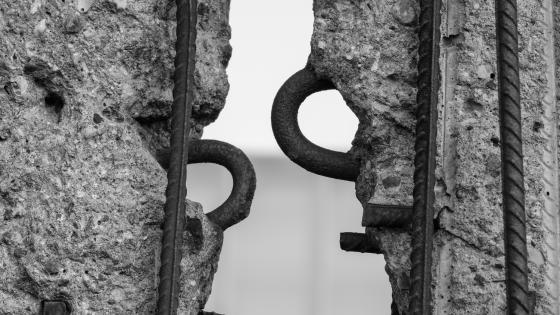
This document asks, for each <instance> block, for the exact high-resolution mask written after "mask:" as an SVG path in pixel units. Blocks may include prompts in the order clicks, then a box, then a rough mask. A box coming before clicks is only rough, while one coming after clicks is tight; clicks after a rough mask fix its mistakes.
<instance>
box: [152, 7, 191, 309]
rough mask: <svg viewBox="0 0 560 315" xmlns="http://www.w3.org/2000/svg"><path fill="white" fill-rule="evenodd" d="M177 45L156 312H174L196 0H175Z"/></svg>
mask: <svg viewBox="0 0 560 315" xmlns="http://www.w3.org/2000/svg"><path fill="white" fill-rule="evenodd" d="M176 3H177V42H176V44H175V51H176V55H175V74H174V81H175V82H174V83H175V86H174V88H173V107H172V117H171V125H172V131H171V156H170V163H169V170H168V172H167V181H168V183H167V189H166V191H165V196H166V202H165V219H164V224H163V237H162V251H161V268H160V271H159V279H160V282H159V287H158V302H157V312H158V314H161V315H171V314H175V313H176V312H177V305H178V298H179V293H180V287H179V279H180V274H181V266H180V263H181V257H182V251H181V249H182V244H183V230H184V221H185V198H186V195H187V188H186V181H187V161H188V144H189V131H190V118H191V109H192V101H193V81H194V66H195V54H196V45H195V40H196V20H197V10H196V8H197V1H196V0H177V1H176Z"/></svg>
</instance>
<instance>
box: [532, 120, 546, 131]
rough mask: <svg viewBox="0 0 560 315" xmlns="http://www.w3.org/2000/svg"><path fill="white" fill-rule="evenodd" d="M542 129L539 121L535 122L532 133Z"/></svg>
mask: <svg viewBox="0 0 560 315" xmlns="http://www.w3.org/2000/svg"><path fill="white" fill-rule="evenodd" d="M543 127H544V125H543V123H542V122H540V121H535V122H534V123H533V131H534V132H540V131H541V129H542V128H543Z"/></svg>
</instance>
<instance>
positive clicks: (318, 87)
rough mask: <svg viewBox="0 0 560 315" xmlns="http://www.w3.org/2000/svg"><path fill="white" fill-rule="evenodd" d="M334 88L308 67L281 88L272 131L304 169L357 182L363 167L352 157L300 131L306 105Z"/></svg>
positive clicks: (273, 112)
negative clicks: (300, 113) (299, 117)
mask: <svg viewBox="0 0 560 315" xmlns="http://www.w3.org/2000/svg"><path fill="white" fill-rule="evenodd" d="M334 88H335V87H334V85H333V84H332V83H331V82H330V81H328V80H324V79H321V78H319V77H317V75H316V74H315V72H313V70H312V69H311V68H310V67H309V66H306V67H305V68H304V69H302V70H300V71H298V72H296V74H294V75H293V76H291V77H290V78H289V79H288V80H287V81H286V82H285V83H284V84H283V85H282V87H281V88H280V90H279V91H278V93H277V94H276V98H275V99H274V103H273V105H272V116H271V120H272V131H273V132H274V137H275V138H276V141H277V142H278V145H279V146H280V149H282V151H283V152H284V154H286V155H287V156H288V157H289V158H290V160H292V161H293V162H294V163H296V164H297V165H299V166H301V167H303V168H304V169H306V170H308V171H310V172H312V173H315V174H318V175H321V176H326V177H331V178H336V179H341V180H347V181H352V182H353V181H356V178H357V177H358V174H359V173H360V164H359V163H358V161H356V160H355V159H354V157H352V155H350V154H349V153H343V152H337V151H333V150H328V149H325V148H322V147H320V146H318V145H316V144H314V143H312V142H311V141H309V140H308V139H307V138H306V137H305V136H304V135H303V133H302V132H301V129H300V128H299V124H298V120H297V115H298V110H299V108H300V106H301V104H302V103H303V101H304V100H305V99H306V98H307V97H308V96H309V95H311V94H313V93H316V92H320V91H325V90H332V89H334Z"/></svg>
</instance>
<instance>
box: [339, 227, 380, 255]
mask: <svg viewBox="0 0 560 315" xmlns="http://www.w3.org/2000/svg"><path fill="white" fill-rule="evenodd" d="M340 249H342V250H344V251H347V252H359V253H370V254H381V247H380V246H379V241H378V240H377V239H376V238H374V237H372V235H368V234H364V233H353V232H346V233H340Z"/></svg>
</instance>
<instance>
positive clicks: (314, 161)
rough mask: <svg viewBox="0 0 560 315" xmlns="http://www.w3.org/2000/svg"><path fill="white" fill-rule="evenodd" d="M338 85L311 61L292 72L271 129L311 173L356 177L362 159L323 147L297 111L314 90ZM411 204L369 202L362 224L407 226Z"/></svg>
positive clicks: (278, 97)
mask: <svg viewBox="0 0 560 315" xmlns="http://www.w3.org/2000/svg"><path fill="white" fill-rule="evenodd" d="M332 89H335V86H334V85H333V84H332V82H330V81H329V80H326V79H321V78H319V77H318V76H317V75H316V74H315V72H314V71H313V69H311V67H310V66H309V65H308V66H306V67H305V68H303V69H302V70H300V71H298V72H296V73H295V74H294V75H292V76H291V77H290V78H289V79H288V80H287V81H286V82H285V83H284V84H283V85H282V87H281V88H280V89H279V90H278V93H277V94H276V97H275V98H274V103H273V105H272V115H271V121H272V131H273V133H274V137H275V138H276V141H277V142H278V145H279V146H280V149H282V152H284V154H286V155H287V156H288V158H290V160H292V161H293V162H294V163H296V164H297V165H299V166H301V167H303V168H304V169H306V170H308V171H309V172H311V173H315V174H317V175H321V176H326V177H330V178H335V179H340V180H346V181H352V182H354V181H356V179H357V178H358V175H359V173H360V164H359V162H358V161H357V160H356V159H355V158H354V157H353V156H352V155H350V154H349V153H343V152H337V151H333V150H329V149H325V148H322V147H320V146H318V145H316V144H314V143H312V142H311V141H309V139H307V138H306V137H305V136H304V135H303V133H302V132H301V129H300V128H299V124H298V120H297V115H298V110H299V108H300V107H301V104H302V103H303V101H305V99H306V98H307V97H308V96H310V95H311V94H313V93H317V92H321V91H326V90H332ZM411 211H412V210H411V208H410V207H406V206H393V205H379V204H368V205H367V206H366V207H365V208H364V219H363V226H377V227H381V226H383V227H404V226H406V225H407V224H408V223H409V222H410V217H411V216H410V214H411Z"/></svg>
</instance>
